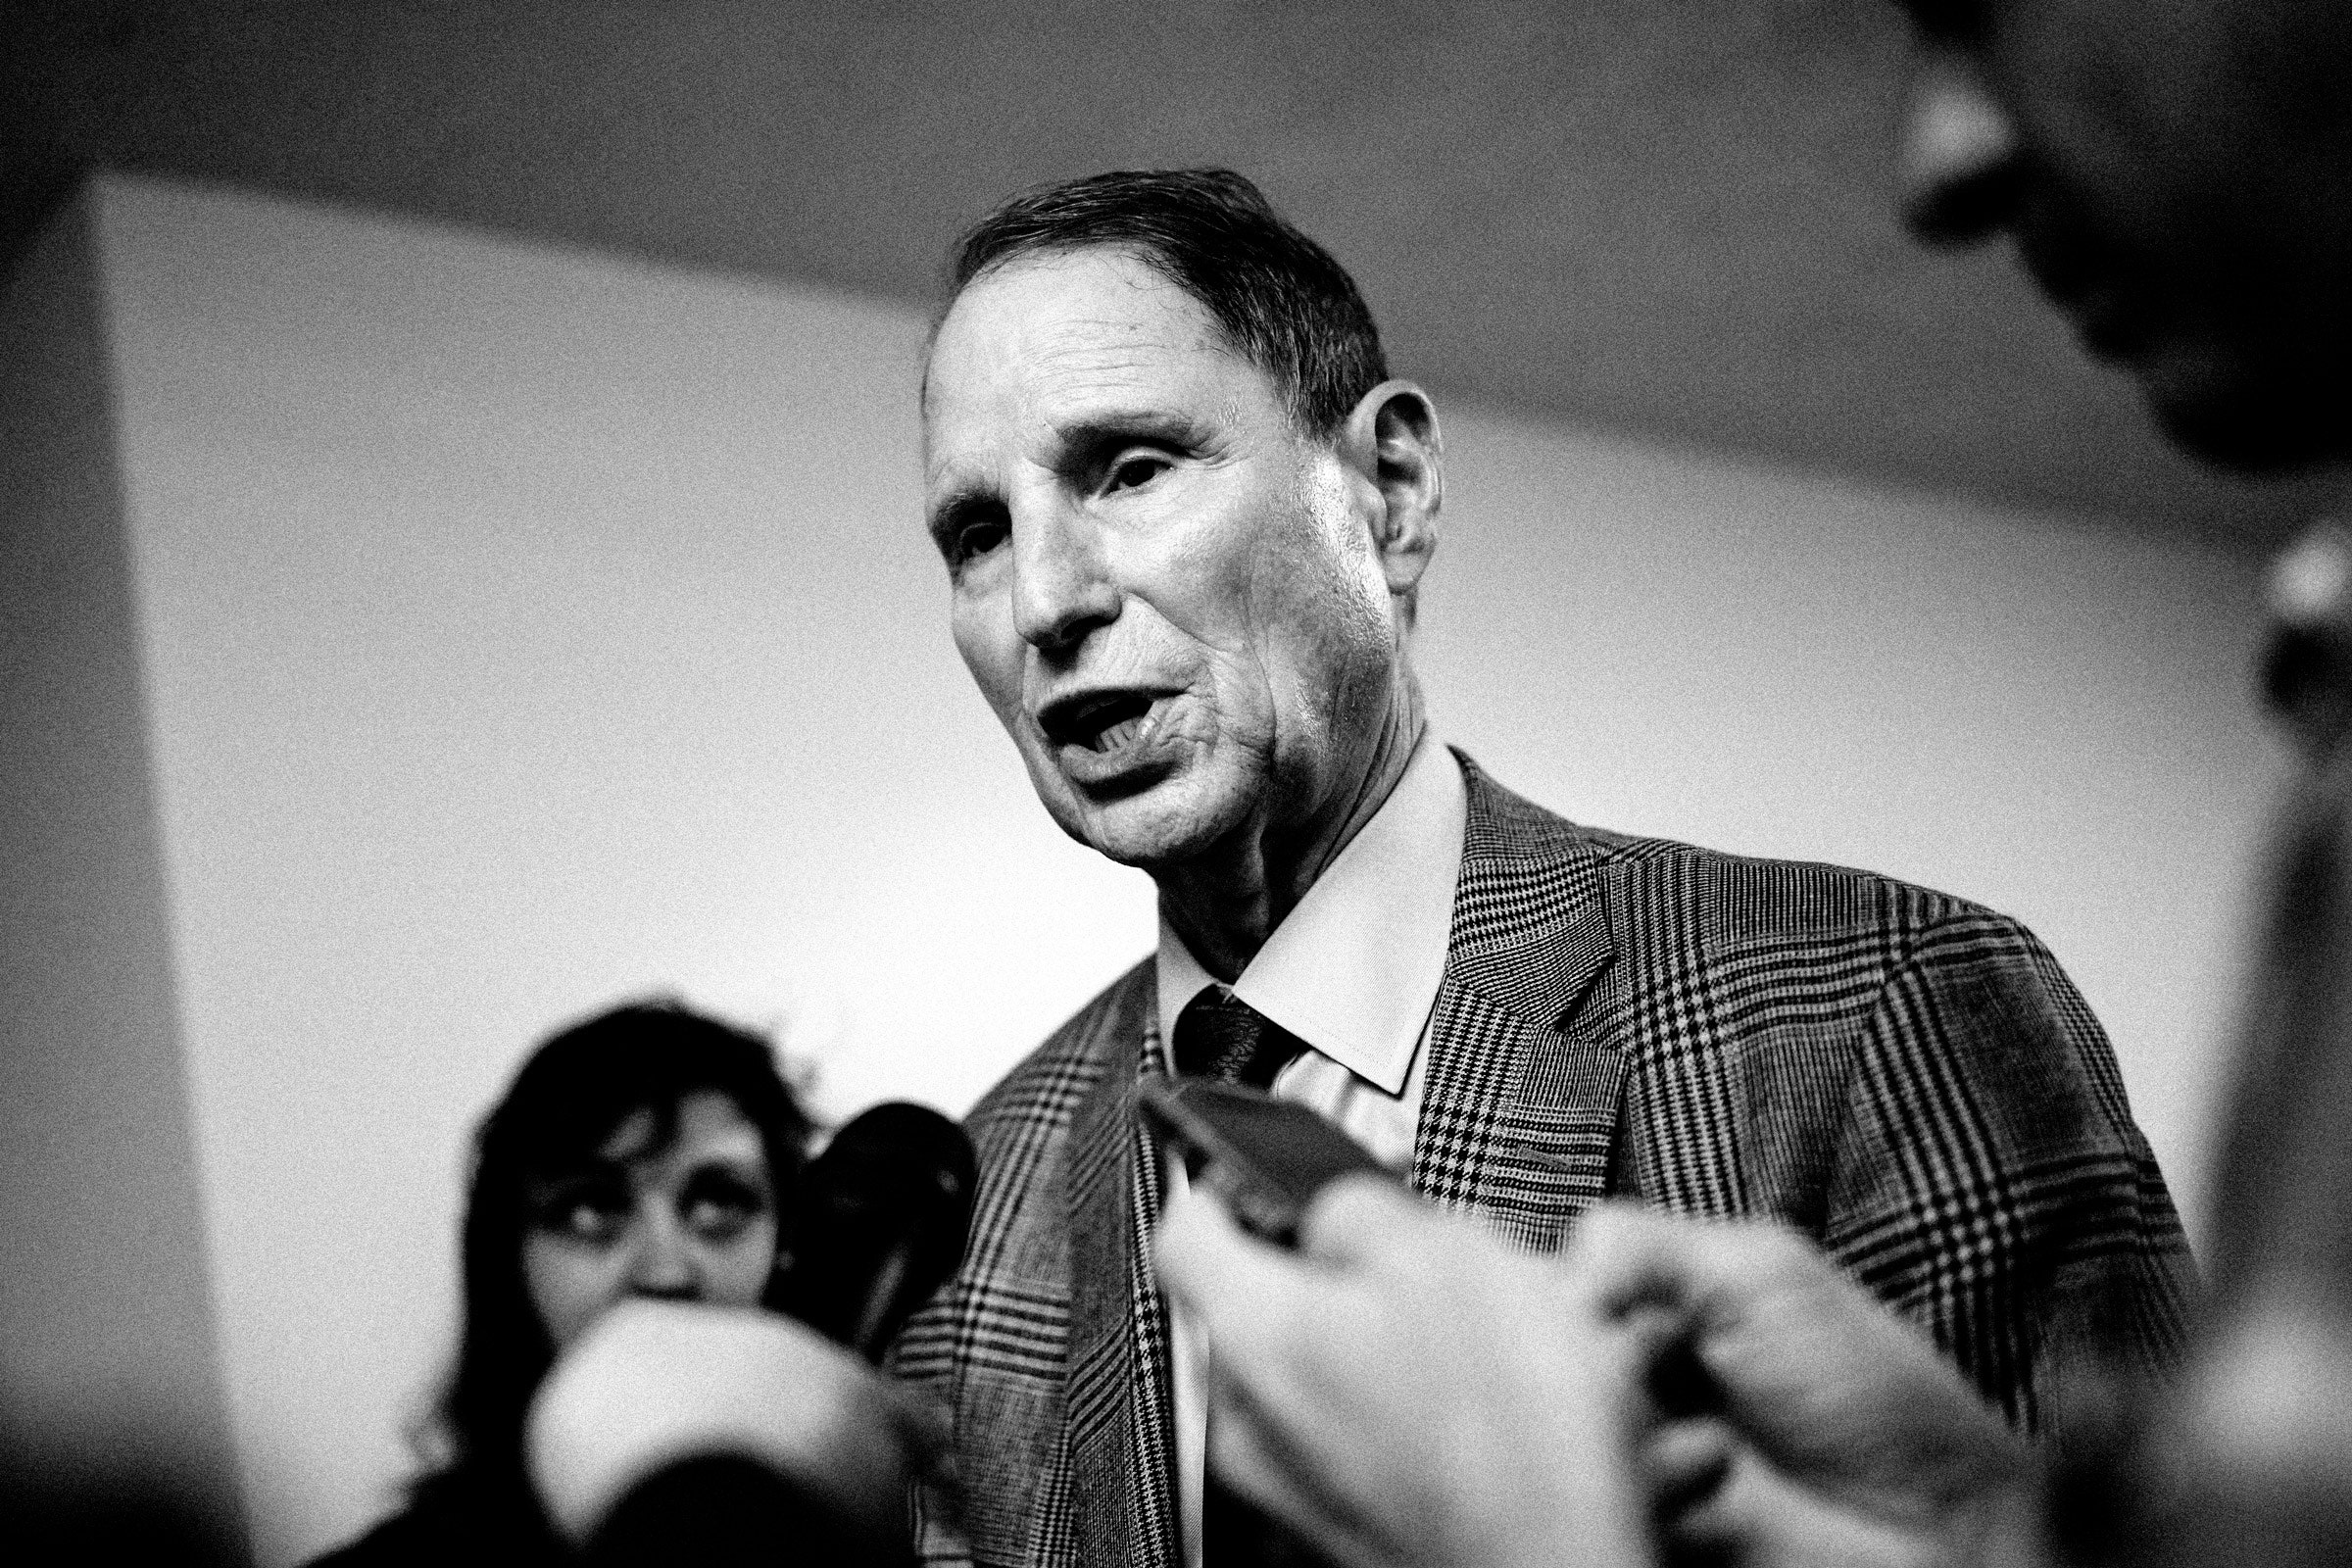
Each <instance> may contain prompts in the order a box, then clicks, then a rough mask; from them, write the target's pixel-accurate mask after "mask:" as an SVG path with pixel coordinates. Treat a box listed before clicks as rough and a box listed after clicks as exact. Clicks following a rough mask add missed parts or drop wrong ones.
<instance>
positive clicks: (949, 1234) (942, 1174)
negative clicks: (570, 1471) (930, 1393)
mask: <svg viewBox="0 0 2352 1568" xmlns="http://www.w3.org/2000/svg"><path fill="white" fill-rule="evenodd" d="M976 1175H977V1171H976V1163H975V1160H974V1158H973V1153H972V1145H971V1140H970V1139H968V1138H967V1137H965V1136H964V1133H963V1129H961V1128H960V1127H958V1126H956V1124H955V1123H954V1122H952V1121H950V1120H948V1118H947V1117H945V1116H942V1115H941V1114H939V1112H937V1111H935V1110H929V1109H926V1108H924V1107H923V1106H921V1105H912V1104H905V1103H892V1104H886V1105H876V1106H875V1107H874V1108H873V1109H871V1110H868V1111H866V1112H865V1113H864V1114H862V1115H860V1116H858V1117H857V1118H855V1119H854V1120H852V1121H851V1122H850V1124H849V1125H848V1126H846V1127H844V1128H842V1130H841V1131H840V1132H838V1133H836V1134H834V1136H833V1141H832V1143H830V1144H828V1145H827V1146H826V1148H825V1151H824V1152H823V1153H822V1154H820V1155H819V1156H818V1157H817V1158H816V1159H814V1160H813V1161H811V1162H810V1163H809V1168H808V1169H807V1170H805V1171H804V1172H802V1173H801V1179H800V1182H799V1185H798V1187H797V1189H796V1191H795V1195H794V1200H793V1201H792V1203H791V1205H790V1207H789V1209H788V1210H787V1212H786V1213H785V1214H784V1216H783V1245H782V1247H781V1248H780V1250H779V1259H780V1261H779V1264H778V1272H777V1280H776V1284H775V1287H774V1288H773V1289H772V1290H771V1291H770V1293H769V1298H768V1304H769V1305H770V1306H773V1307H776V1308H777V1309H779V1310H781V1311H783V1312H785V1313H786V1314H788V1315H790V1316H792V1317H795V1318H798V1319H799V1320H800V1321H801V1322H802V1323H803V1324H805V1325H807V1326H808V1327H809V1328H811V1329H814V1330H815V1331H817V1332H818V1333H820V1334H822V1335H824V1336H825V1337H826V1338H827V1339H829V1340H831V1341H833V1342H834V1343H835V1344H838V1345H842V1346H846V1347H848V1348H850V1349H852V1350H855V1351H856V1352H857V1353H858V1354H859V1355H861V1356H863V1357H864V1358H865V1359H866V1360H868V1361H871V1362H879V1361H880V1360H881V1359H882V1352H883V1350H884V1348H886V1347H887V1346H888V1345H889V1344H890V1341H891V1339H892V1337H893V1336H894V1335H896V1334H897V1333H898V1331H899V1329H900V1328H901V1327H902V1326H903V1325H904V1324H905V1323H906V1321H907V1317H908V1316H909V1315H911V1314H912V1313H913V1311H914V1310H915V1308H916V1307H918V1306H920V1305H921V1304H922V1303H923V1301H924V1300H925V1299H927V1298H928V1297H929V1296H930V1295H931V1293H932V1292H933V1291H935V1290H937V1289H938V1288H939V1286H940V1284H941V1282H942V1281H944V1280H946V1279H947V1277H948V1276H949V1275H951V1274H953V1273H954V1272H955V1271H956V1264H957V1263H959V1262H961V1261H962V1259H963V1247H964V1233H965V1230H966V1228H967V1227H968V1226H969V1224H970V1220H971V1211H972V1195H973V1190H974V1187H975V1185H976ZM886 1392H887V1391H883V1390H879V1389H876V1390H873V1391H871V1394H872V1395H873V1396H874V1397H880V1396H881V1395H883V1394H884V1393H886ZM866 1393H867V1391H855V1392H854V1393H853V1394H852V1396H851V1397H850V1398H851V1403H850V1405H848V1406H846V1407H841V1408H839V1409H837V1410H836V1420H837V1422H838V1424H839V1425H840V1427H841V1429H842V1430H841V1431H840V1433H839V1434H837V1435H836V1436H835V1437H832V1438H827V1439H825V1440H823V1442H824V1446H823V1447H822V1449H821V1451H822V1452H823V1454H824V1455H825V1458H824V1459H823V1460H822V1461H821V1462H822V1463H823V1464H824V1465H826V1466H838V1467H839V1469H840V1472H841V1474H839V1475H837V1476H835V1477H834V1478H833V1481H832V1483H831V1484H830V1485H819V1484H817V1483H816V1482H814V1481H812V1480H811V1478H810V1476H809V1474H807V1473H804V1472H802V1471H800V1470H798V1469H796V1468H794V1467H793V1466H792V1465H791V1464H790V1463H789V1462H786V1463H784V1464H783V1465H782V1466H781V1467H780V1466H779V1465H778V1464H777V1463H771V1462H769V1460H768V1459H767V1458H762V1457H754V1456H753V1455H752V1454H750V1453H748V1452H736V1451H729V1450H730V1449H731V1448H732V1447H734V1445H731V1444H724V1443H722V1444H720V1445H718V1446H715V1447H711V1446H705V1445H703V1444H700V1443H698V1444H695V1445H692V1446H687V1447H686V1448H684V1449H683V1451H681V1452H680V1454H679V1456H678V1457H677V1458H675V1459H673V1460H671V1461H670V1462H668V1463H666V1464H664V1465H662V1466H661V1467H660V1468H658V1469H656V1470H654V1471H653V1472H652V1473H651V1474H649V1475H645V1476H643V1477H641V1478H639V1479H638V1480H637V1481H636V1482H634V1483H633V1484H632V1485H631V1486H630V1487H629V1489H628V1490H627V1491H626V1492H625V1493H624V1494H622V1495H621V1496H620V1498H619V1499H618V1500H617V1501H615V1502H614V1503H613V1506H612V1507H611V1508H610V1510H608V1511H607V1512H606V1513H605V1514H604V1515H603V1517H602V1519H601V1522H600V1523H599V1524H598V1525H597V1526H596V1528H595V1530H594V1532H593V1533H592V1534H591V1535H590V1537H589V1539H588V1541H587V1544H586V1550H585V1561H586V1562H587V1563H588V1564H589V1565H590V1568H667V1565H669V1564H673V1563H678V1562H694V1563H698V1564H701V1565H703V1568H734V1565H736V1564H743V1565H746V1568H749V1565H752V1564H760V1565H762V1568H773V1565H776V1564H792V1565H796V1568H851V1565H857V1568H913V1564H914V1551H913V1547H912V1544H910V1543H909V1542H908V1541H907V1530H906V1524H905V1501H904V1493H903V1490H902V1489H903V1488H904V1486H905V1467H906V1466H907V1465H908V1464H909V1463H910V1460H909V1458H908V1457H907V1455H905V1454H903V1453H899V1452H895V1451H894V1452H889V1453H877V1452H874V1451H871V1447H872V1444H873V1443H874V1442H875V1441H883V1442H885V1443H886V1445H891V1444H892V1440H876V1439H874V1438H873V1436H872V1430H873V1429H874V1428H875V1426H876V1423H875V1422H873V1421H872V1420H870V1419H867V1416H868V1415H870V1411H868V1409H867V1407H866V1406H865V1405H862V1404H860V1403H858V1399H859V1398H861V1397H864V1396H865V1394H866ZM809 1397H810V1399H811V1400H816V1401H819V1402H820V1404H821V1401H822V1400H823V1399H825V1398H828V1397H830V1398H839V1397H841V1395H840V1391H839V1387H838V1380H837V1379H836V1380H835V1381H834V1385H833V1386H832V1387H831V1388H830V1389H829V1390H828V1388H827V1387H825V1385H824V1380H817V1381H815V1382H812V1383H811V1386H810V1393H809ZM817 1408H818V1406H813V1405H812V1406H811V1407H810V1409H809V1411H808V1412H806V1413H808V1414H809V1417H810V1418H811V1419H815V1418H816V1414H815V1412H816V1409H817ZM861 1435H862V1436H861ZM843 1442H847V1443H848V1447H847V1448H841V1447H838V1446H836V1445H838V1444H840V1443H843ZM893 1446H895V1445H893ZM845 1485H847V1486H850V1488H851V1490H850V1492H849V1494H847V1495H845V1494H844V1493H843V1491H842V1488H843V1487H844V1486H845ZM853 1498H855V1499H857V1500H855V1501H853V1500H852V1499H853Z"/></svg>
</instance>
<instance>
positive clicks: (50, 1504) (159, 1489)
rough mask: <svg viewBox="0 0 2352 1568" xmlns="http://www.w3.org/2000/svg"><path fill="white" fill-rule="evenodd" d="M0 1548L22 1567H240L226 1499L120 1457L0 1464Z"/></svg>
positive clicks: (27, 1456) (21, 1451)
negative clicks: (123, 1564)
mask: <svg viewBox="0 0 2352 1568" xmlns="http://www.w3.org/2000/svg"><path fill="white" fill-rule="evenodd" d="M0 1543H5V1544H6V1550H7V1554H8V1558H9V1560H10V1561H11V1562H12V1563H17V1564H20V1565H23V1568H50V1565H52V1564H56V1565H60V1568H62V1565H65V1564H69V1563H71V1564H73V1565H75V1568H79V1565H82V1564H87V1563H100V1562H110V1561H112V1562H131V1563H171V1564H175V1565H177V1564H185V1565H188V1568H246V1565H247V1564H248V1562H249V1560H250V1559H249V1558H248V1557H247V1555H246V1552H245V1548H244V1544H243V1542H242V1539H241V1533H240V1531H239V1530H238V1528H237V1523H236V1521H235V1520H234V1519H233V1518H232V1517H231V1513H230V1507H229V1504H228V1502H227V1500H226V1499H224V1498H221V1497H214V1496H209V1495H204V1494H203V1493H201V1492H200V1491H198V1490H197V1489H195V1488H192V1487H190V1486H188V1485H186V1484H184V1483H183V1482H182V1481H180V1480H179V1479H178V1478H176V1477H174V1476H172V1475H171V1474H170V1473H169V1472H168V1470H167V1469H166V1468H160V1467H155V1466H147V1465H142V1464H139V1463H137V1462H135V1460H134V1459H132V1458H128V1457H122V1456H117V1457H112V1458H103V1459H101V1458H91V1457H80V1456H76V1457H61V1456H59V1455H56V1454H38V1453H33V1452H28V1451H25V1448H24V1447H23V1446H12V1451H9V1452H8V1453H6V1454H5V1456H4V1457H0Z"/></svg>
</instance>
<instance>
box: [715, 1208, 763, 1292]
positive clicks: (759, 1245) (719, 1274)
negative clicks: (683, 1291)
mask: <svg viewBox="0 0 2352 1568" xmlns="http://www.w3.org/2000/svg"><path fill="white" fill-rule="evenodd" d="M775 1267H776V1222H775V1221H774V1220H772V1219H769V1220H762V1221H760V1222H759V1223H758V1224H755V1225H751V1226H748V1227H746V1228H745V1230H744V1232H743V1234H742V1235H740V1236H738V1237H736V1238H735V1239H734V1240H732V1241H730V1242H726V1243H723V1244H717V1245H713V1246H711V1248H710V1249H709V1250H707V1251H706V1253H705V1255H704V1258H703V1299H705V1300H707V1301H710V1302H711V1304H712V1305H715V1306H758V1305H759V1304H760V1298H761V1297H762V1296H764V1295H766V1294H767V1282H768V1276H769V1275H771V1274H772V1273H774V1272H775Z"/></svg>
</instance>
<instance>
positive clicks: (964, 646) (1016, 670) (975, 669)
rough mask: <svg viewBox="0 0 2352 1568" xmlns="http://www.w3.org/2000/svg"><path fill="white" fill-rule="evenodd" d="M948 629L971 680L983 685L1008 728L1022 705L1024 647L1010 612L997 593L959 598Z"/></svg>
mask: <svg viewBox="0 0 2352 1568" xmlns="http://www.w3.org/2000/svg"><path fill="white" fill-rule="evenodd" d="M949 629H950V630H951V632H952V633H953V634H954V636H955V640H956V653H957V654H958V655H960V656H961V657H962V659H963V667H964V668H965V669H968V670H970V671H971V674H972V682H973V684H974V685H976V686H978V687H979V688H980V695H981V696H982V697H983V698H985V699H987V702H988V706H989V707H990V708H991V709H992V710H994V711H995V712H996V715H997V717H998V718H1000V719H1002V720H1003V721H1004V722H1005V725H1006V727H1007V728H1009V727H1010V726H1011V724H1012V720H1013V718H1014V716H1015V715H1016V714H1017V713H1018V712H1019V711H1020V706H1021V662H1022V661H1021V649H1022V646H1023V644H1022V642H1021V639H1020V636H1019V634H1018V633H1016V632H1015V631H1014V630H1013V629H1012V616H1011V613H1010V612H1009V611H1008V610H1006V609H1005V605H1004V603H1003V601H1002V599H1001V598H1000V597H998V596H993V595H992V596H989V597H986V598H973V599H969V600H966V599H962V598H958V599H957V600H956V608H955V610H954V611H953V612H952V613H951V615H950V618H949Z"/></svg>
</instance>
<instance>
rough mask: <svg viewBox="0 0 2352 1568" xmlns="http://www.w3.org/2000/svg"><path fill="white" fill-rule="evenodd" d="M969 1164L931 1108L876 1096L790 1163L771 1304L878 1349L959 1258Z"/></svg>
mask: <svg viewBox="0 0 2352 1568" xmlns="http://www.w3.org/2000/svg"><path fill="white" fill-rule="evenodd" d="M977 1180H978V1165H977V1162H976V1160H975V1159H974V1157H973V1153H972V1141H971V1140H970V1139H969V1138H967V1137H965V1136H964V1132H963V1129H962V1128H960V1127H958V1126H956V1123H954V1122H952V1121H950V1120H949V1119H948V1118H947V1117H945V1116H943V1115H941V1114H940V1113H939V1112H938V1111H936V1110H932V1109H930V1108H929V1107H927V1106H923V1105H914V1104H907V1103H904V1102H894V1103H889V1104H884V1105H876V1106H874V1107H873V1108H872V1109H871V1110H868V1111H866V1112H864V1113H863V1114H861V1115H859V1116H858V1117H857V1118H855V1119H854V1120H852V1121H851V1122H850V1124H849V1125H848V1126H846V1127H844V1128H842V1130H841V1131H840V1132H838V1133H836V1134H834V1135H833V1141H832V1142H831V1143H830V1144H827V1145H826V1146H825V1152H823V1153H821V1154H819V1155H818V1156H817V1157H816V1158H815V1159H814V1160H812V1161H811V1162H810V1163H809V1168H808V1169H807V1170H806V1171H804V1172H802V1174H801V1181H800V1188H799V1192H798V1194H797V1195H796V1197H795V1199H794V1201H793V1204H792V1210H791V1213H790V1214H789V1216H788V1223H787V1225H786V1234H785V1239H784V1245H783V1249H782V1250H783V1253H784V1261H783V1262H782V1264H781V1271H782V1272H781V1278H780V1281H779V1286H778V1290H777V1293H776V1298H775V1304H776V1305H777V1306H779V1307H781V1308H782V1309H783V1310H784V1311H786V1312H789V1313H791V1314H792V1315H793V1316H794V1317H797V1318H799V1319H800V1320H801V1321H802V1322H804V1323H806V1324H808V1325H809V1327H811V1328H813V1329H815V1330H817V1331H818V1332H819V1333H821V1334H823V1335H825V1336H826V1337H827V1338H829V1339H832V1340H834V1341H836V1342H837V1343H839V1344H842V1345H847V1346H849V1347H850V1348H853V1349H855V1350H857V1351H858V1353H860V1354H862V1355H864V1356H865V1357H866V1358H867V1359H869V1360H875V1361H878V1360H880V1359H881V1357H882V1351H883V1349H884V1348H886V1347H887V1346H888V1345H889V1344H890V1341H891V1339H892V1337H893V1336H894V1335H896V1334H897V1333H898V1331H899V1329H900V1327H901V1326H902V1325H903V1324H904V1323H905V1322H906V1321H907V1318H908V1317H909V1316H911V1315H912V1314H913V1312H914V1309H915V1308H916V1307H918V1306H920V1305H921V1304H922V1303H923V1301H924V1300H925V1299H927V1298H928V1297H929V1296H930V1295H931V1293H932V1292H933V1291H935V1290H937V1289H938V1288H939V1287H940V1285H941V1283H942V1282H944V1281H945V1280H946V1279H947V1278H948V1276H949V1275H951V1274H953V1273H955V1272H956V1264H958V1263H960V1262H961V1261H963V1245H964V1233H965V1231H966V1229H967V1228H968V1227H969V1225H970V1223H971V1213H972V1194H973V1188H974V1186H975V1184H976V1182H977Z"/></svg>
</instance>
